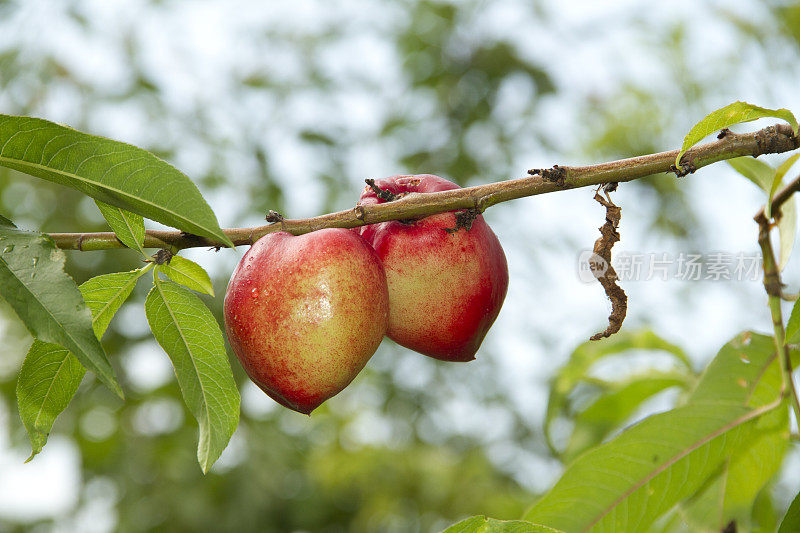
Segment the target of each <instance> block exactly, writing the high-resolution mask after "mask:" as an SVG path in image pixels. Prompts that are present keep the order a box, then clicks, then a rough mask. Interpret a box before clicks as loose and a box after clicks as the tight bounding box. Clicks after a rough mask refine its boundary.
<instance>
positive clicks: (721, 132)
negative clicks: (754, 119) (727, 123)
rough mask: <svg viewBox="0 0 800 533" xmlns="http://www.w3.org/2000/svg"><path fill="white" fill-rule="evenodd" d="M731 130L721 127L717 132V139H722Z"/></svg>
mask: <svg viewBox="0 0 800 533" xmlns="http://www.w3.org/2000/svg"><path fill="white" fill-rule="evenodd" d="M730 132H731V130H730V128H722V129H721V130H719V133H718V134H717V139H724V138H725V137H727V136H728V134H729V133H730Z"/></svg>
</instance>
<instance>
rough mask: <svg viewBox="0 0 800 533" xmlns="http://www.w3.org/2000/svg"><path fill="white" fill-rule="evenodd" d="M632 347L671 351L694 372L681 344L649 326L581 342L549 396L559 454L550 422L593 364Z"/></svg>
mask: <svg viewBox="0 0 800 533" xmlns="http://www.w3.org/2000/svg"><path fill="white" fill-rule="evenodd" d="M631 350H648V351H658V352H663V353H666V354H669V355H671V356H672V357H673V358H674V359H675V360H676V361H677V362H678V363H679V365H680V366H681V367H683V368H685V369H687V370H688V371H689V372H690V373H691V368H692V365H691V362H690V361H689V358H688V357H687V355H686V353H685V352H684V351H683V350H682V349H681V348H680V347H678V346H676V345H674V344H671V343H669V342H667V341H666V340H664V339H662V338H661V337H659V336H658V335H656V334H655V333H653V332H652V331H649V330H641V331H634V332H621V333H618V334H617V335H614V336H613V337H609V338H607V339H603V340H601V341H587V342H585V343H583V344H581V345H580V346H578V347H577V348H576V349H575V351H573V352H572V354H571V355H570V358H569V361H567V363H566V364H565V365H564V366H563V367H561V368H560V369H559V371H558V373H557V374H556V376H555V377H554V378H553V381H552V383H551V385H550V396H549V398H548V400H547V413H546V415H545V423H544V434H545V439H546V441H547V443H548V445H549V446H550V449H551V450H552V451H553V452H554V453H556V454H558V451H557V450H556V447H555V445H554V444H553V442H552V439H551V435H550V426H551V424H552V422H553V421H554V420H555V419H556V417H557V416H559V415H560V414H562V413H563V412H564V411H565V410H566V409H567V406H568V401H567V397H568V395H569V394H570V392H572V390H573V389H574V388H575V387H576V386H577V385H578V384H579V383H580V382H582V381H584V380H586V378H587V375H588V372H589V370H591V368H592V366H593V365H594V364H595V363H597V362H598V361H599V360H601V359H603V358H604V357H608V356H611V355H618V354H621V353H624V352H627V351H631Z"/></svg>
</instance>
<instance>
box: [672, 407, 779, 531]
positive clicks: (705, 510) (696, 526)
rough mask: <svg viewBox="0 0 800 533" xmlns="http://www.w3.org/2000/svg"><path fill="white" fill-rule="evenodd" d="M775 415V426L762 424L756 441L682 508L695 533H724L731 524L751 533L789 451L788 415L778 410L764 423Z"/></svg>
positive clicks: (741, 451)
mask: <svg viewBox="0 0 800 533" xmlns="http://www.w3.org/2000/svg"><path fill="white" fill-rule="evenodd" d="M774 415H778V421H772V422H773V423H774V425H772V426H767V427H762V424H761V423H759V428H758V435H757V437H756V438H755V440H754V441H753V442H752V443H751V444H750V445H749V446H747V447H746V448H744V449H742V450H739V451H737V452H736V453H734V454H733V455H732V456H731V458H730V459H728V460H727V461H726V462H725V463H724V466H723V468H722V470H721V472H720V473H719V474H717V476H716V477H715V478H714V479H713V481H712V482H711V483H710V484H709V485H708V486H706V487H705V488H704V489H703V491H702V492H701V493H700V494H698V495H697V496H695V497H694V498H692V500H690V501H689V502H687V504H685V505H684V506H682V509H683V512H682V514H683V516H685V517H686V520H687V522H689V523H690V524H691V526H692V530H693V531H705V530H708V529H711V530H714V531H722V529H723V527H724V526H725V525H726V524H728V523H730V522H731V521H735V522H736V524H737V525H738V526H739V527H740V528H741V529H742V530H744V531H747V530H749V527H748V525H749V524H750V521H751V515H752V508H753V502H754V501H755V499H756V496H757V495H758V493H759V492H760V491H761V489H762V488H764V486H765V485H766V484H767V483H768V482H769V480H770V479H771V478H772V477H773V476H774V475H775V474H776V473H777V472H778V470H779V469H780V466H781V464H782V462H783V458H784V456H785V455H786V451H787V449H788V447H789V417H788V411H786V410H785V409H776V410H775V411H773V413H770V414H769V415H767V416H765V417H764V421H766V420H767V419H771V418H774Z"/></svg>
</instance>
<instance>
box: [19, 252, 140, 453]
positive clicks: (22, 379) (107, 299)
mask: <svg viewBox="0 0 800 533" xmlns="http://www.w3.org/2000/svg"><path fill="white" fill-rule="evenodd" d="M149 269H150V267H145V268H143V269H140V270H135V271H133V272H117V273H114V274H104V275H101V276H97V277H94V278H92V279H90V280H88V281H86V282H85V283H83V284H82V285H81V286H80V290H81V293H82V294H83V297H84V300H85V301H86V305H87V307H89V309H90V310H91V312H92V316H93V320H92V326H93V329H94V333H95V335H96V336H97V338H98V339H100V338H101V337H102V336H103V333H105V331H106V329H107V328H108V325H109V323H110V322H111V319H112V318H113V316H114V314H115V313H116V312H117V311H118V310H119V308H120V307H121V306H122V304H123V302H124V301H125V300H126V299H127V298H128V296H129V295H130V293H131V291H132V290H133V288H134V286H135V285H136V281H137V280H138V279H139V277H141V275H142V274H143V273H144V272H146V271H147V270H149ZM84 374H86V370H85V369H84V368H83V366H81V364H80V363H79V362H78V360H77V359H76V358H75V356H74V355H72V354H71V353H70V352H69V351H68V350H66V349H64V348H62V347H61V346H59V345H57V344H52V343H49V342H42V341H40V340H35V341H33V344H32V345H31V348H30V350H28V355H26V356H25V361H23V363H22V368H21V369H20V372H19V377H18V379H17V405H18V408H19V416H20V418H21V419H22V423H23V424H24V425H25V429H26V430H27V431H28V436H29V438H30V441H31V456H30V457H29V458H28V460H29V461H30V460H31V459H32V458H33V457H34V456H35V455H36V454H37V453H39V452H40V451H42V448H43V447H44V445H45V444H46V443H47V436H48V435H49V434H50V430H51V428H52V427H53V423H54V422H55V420H56V418H57V417H58V415H60V414H61V413H62V412H63V411H64V410H65V409H66V408H67V406H68V405H69V402H70V401H71V400H72V397H73V396H75V393H76V392H77V390H78V386H80V384H81V381H82V380H83V376H84Z"/></svg>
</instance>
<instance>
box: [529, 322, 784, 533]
mask: <svg viewBox="0 0 800 533" xmlns="http://www.w3.org/2000/svg"><path fill="white" fill-rule="evenodd" d="M776 361H777V358H776V356H775V353H774V349H773V347H772V343H771V339H770V337H766V336H763V335H756V334H752V333H745V334H742V335H740V336H738V337H737V338H735V339H734V340H733V341H731V342H729V343H728V344H726V345H725V346H724V347H723V348H722V350H720V352H719V354H718V355H717V356H716V357H715V359H714V361H713V362H712V363H711V364H710V365H709V366H708V368H707V370H706V372H705V373H704V374H703V377H702V379H701V380H700V382H699V383H698V385H697V387H696V389H695V390H694V392H693V394H692V395H691V396H690V398H689V401H688V405H686V406H684V407H679V408H677V409H674V410H672V411H669V412H667V413H662V414H659V415H654V416H651V417H649V418H647V419H645V420H644V421H642V422H640V423H639V424H636V425H635V426H632V427H631V428H629V429H628V430H626V431H625V432H623V433H622V434H620V435H619V436H618V437H617V438H615V439H614V440H612V441H610V442H609V443H607V444H605V445H603V446H600V447H598V448H595V449H593V450H591V451H589V452H587V453H585V454H584V455H582V456H581V457H580V458H578V459H577V460H576V461H575V462H574V463H573V464H572V465H570V467H569V468H568V469H567V471H566V472H565V473H564V475H563V476H562V478H561V480H560V481H559V482H558V483H557V484H556V486H555V487H554V488H553V489H552V490H551V491H550V492H549V493H547V494H546V495H545V496H544V497H543V498H542V500H540V501H539V502H538V503H537V504H536V505H534V507H533V508H532V509H531V510H530V511H529V512H528V513H527V514H526V515H525V517H524V518H525V519H526V520H530V521H532V522H536V523H541V524H545V525H548V526H551V527H556V528H560V529H563V530H565V531H570V532H572V531H590V530H591V531H642V530H647V528H648V527H649V526H650V524H652V522H653V521H654V520H656V519H657V518H658V517H659V516H660V515H662V514H663V513H665V512H666V511H668V510H669V509H671V508H672V507H673V506H674V505H675V504H677V503H679V502H681V501H684V500H686V499H687V498H690V497H692V496H693V495H695V494H696V493H697V492H698V491H699V490H701V489H702V488H703V487H705V486H707V483H708V482H709V481H710V480H713V479H714V478H715V476H717V475H718V474H719V472H720V471H721V470H722V468H723V467H724V465H725V464H726V463H729V462H730V461H732V460H734V459H732V458H735V457H736V454H738V453H740V452H742V450H747V449H748V448H749V447H750V446H751V445H752V444H753V442H754V440H755V439H756V438H757V437H758V436H759V434H760V432H759V431H756V430H755V428H756V427H757V426H756V424H759V425H760V424H762V422H763V423H764V424H767V426H770V424H773V423H774V422H775V420H778V419H779V418H780V417H784V416H786V404H785V403H783V402H781V400H780V396H779V390H778V387H779V385H777V384H776V383H779V382H778V380H777V379H776V372H779V368H778V367H777V364H776Z"/></svg>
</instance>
